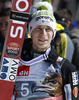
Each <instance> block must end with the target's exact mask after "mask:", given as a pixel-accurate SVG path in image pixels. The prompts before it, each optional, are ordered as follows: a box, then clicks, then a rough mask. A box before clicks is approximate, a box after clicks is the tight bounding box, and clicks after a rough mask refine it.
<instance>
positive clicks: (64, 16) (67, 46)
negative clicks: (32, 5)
mask: <svg viewBox="0 0 79 100" xmlns="http://www.w3.org/2000/svg"><path fill="white" fill-rule="evenodd" d="M54 15H55V18H56V20H57V34H56V37H55V39H54V43H53V44H54V46H55V48H56V50H57V52H58V54H59V56H61V57H64V58H67V59H68V60H69V61H70V62H71V61H72V56H73V52H74V45H73V42H72V40H71V39H70V37H69V33H70V32H69V28H70V25H71V22H72V13H71V12H70V11H69V10H68V9H61V10H57V11H55V12H54Z"/></svg>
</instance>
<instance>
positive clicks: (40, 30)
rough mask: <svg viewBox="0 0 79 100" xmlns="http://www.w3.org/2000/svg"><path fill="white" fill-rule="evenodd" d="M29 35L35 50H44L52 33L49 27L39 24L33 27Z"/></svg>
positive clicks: (52, 35) (48, 45) (48, 44)
mask: <svg viewBox="0 0 79 100" xmlns="http://www.w3.org/2000/svg"><path fill="white" fill-rule="evenodd" d="M31 37H32V43H33V48H34V49H35V50H37V51H46V50H47V49H48V48H49V47H50V43H51V40H52V38H53V37H54V33H53V30H52V28H51V27H49V26H46V25H40V26H37V27H36V28H34V29H33V31H32V34H31Z"/></svg>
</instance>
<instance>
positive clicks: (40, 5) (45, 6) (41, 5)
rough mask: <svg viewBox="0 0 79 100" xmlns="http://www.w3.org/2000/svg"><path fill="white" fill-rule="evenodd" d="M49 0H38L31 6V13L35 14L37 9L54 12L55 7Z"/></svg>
mask: <svg viewBox="0 0 79 100" xmlns="http://www.w3.org/2000/svg"><path fill="white" fill-rule="evenodd" d="M49 1H51V0H43V1H40V2H37V3H36V4H35V5H34V6H32V7H31V10H30V13H31V14H33V13H34V12H36V11H37V10H48V11H49V12H50V13H52V14H53V7H52V4H51V2H49Z"/></svg>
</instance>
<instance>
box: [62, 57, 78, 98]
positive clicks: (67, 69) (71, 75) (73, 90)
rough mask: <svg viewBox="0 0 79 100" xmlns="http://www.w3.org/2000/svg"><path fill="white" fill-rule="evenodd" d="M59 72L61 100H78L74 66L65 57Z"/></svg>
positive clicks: (76, 75)
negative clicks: (60, 76)
mask: <svg viewBox="0 0 79 100" xmlns="http://www.w3.org/2000/svg"><path fill="white" fill-rule="evenodd" d="M61 72H62V78H63V100H79V93H78V92H79V83H78V73H77V70H76V66H75V65H73V64H72V63H70V62H69V61H68V60H67V59H66V60H65V61H64V63H63V66H62V68H61Z"/></svg>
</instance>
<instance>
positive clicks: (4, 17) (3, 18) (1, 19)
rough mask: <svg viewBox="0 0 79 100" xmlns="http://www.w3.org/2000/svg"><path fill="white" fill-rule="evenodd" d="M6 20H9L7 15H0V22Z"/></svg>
mask: <svg viewBox="0 0 79 100" xmlns="http://www.w3.org/2000/svg"><path fill="white" fill-rule="evenodd" d="M8 20H9V16H2V17H0V22H2V21H8Z"/></svg>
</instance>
